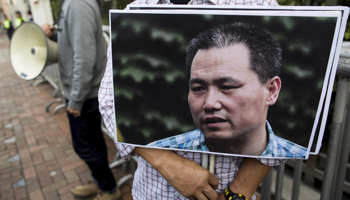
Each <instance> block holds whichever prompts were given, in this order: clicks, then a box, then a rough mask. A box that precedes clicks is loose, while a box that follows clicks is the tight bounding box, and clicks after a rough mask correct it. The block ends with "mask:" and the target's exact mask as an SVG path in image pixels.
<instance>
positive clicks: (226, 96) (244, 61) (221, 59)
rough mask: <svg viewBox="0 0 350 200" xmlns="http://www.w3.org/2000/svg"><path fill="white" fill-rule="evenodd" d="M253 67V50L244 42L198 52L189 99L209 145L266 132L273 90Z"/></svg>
mask: <svg viewBox="0 0 350 200" xmlns="http://www.w3.org/2000/svg"><path fill="white" fill-rule="evenodd" d="M249 66H250V62H249V50H248V48H247V47H246V45H245V44H241V43H240V44H234V45H231V46H229V47H223V48H220V49H218V48H211V49H208V50H199V51H198V52H197V54H196V55H195V57H194V59H193V62H192V66H191V72H190V74H191V77H190V90H189V94H188V102H189V105H190V108H191V112H192V117H193V120H194V123H195V124H196V126H197V127H198V128H199V129H200V130H201V131H202V132H203V133H204V135H205V138H206V141H207V144H208V143H211V142H212V143H220V141H223V140H225V141H228V140H230V141H240V140H242V139H243V138H244V137H245V138H247V137H250V136H252V135H251V134H256V133H257V134H266V132H265V125H266V116H267V109H268V104H269V103H268V102H267V99H268V95H269V89H268V86H267V84H261V83H260V81H259V78H258V75H257V74H256V73H255V72H253V71H252V70H251V69H250V67H249ZM242 137H243V138H242ZM232 139H233V140H232ZM237 139H239V140H237ZM208 146H209V145H208ZM209 148H210V146H209Z"/></svg>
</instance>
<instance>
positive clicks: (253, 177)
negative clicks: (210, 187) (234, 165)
mask: <svg viewBox="0 0 350 200" xmlns="http://www.w3.org/2000/svg"><path fill="white" fill-rule="evenodd" d="M271 168H272V166H267V165H265V164H263V163H261V162H260V161H259V160H257V159H254V158H244V161H243V163H242V166H241V168H240V169H239V171H238V173H237V175H236V176H235V179H234V180H233V181H232V182H231V184H230V185H229V188H230V190H231V191H232V192H234V193H237V194H242V195H244V196H245V197H246V198H247V199H251V198H252V196H253V195H254V193H255V191H256V189H257V188H258V187H259V184H260V183H261V182H262V181H263V179H264V178H265V176H266V175H267V174H268V173H269V171H270V170H271ZM218 200H225V196H224V194H223V193H222V194H220V195H219V198H218Z"/></svg>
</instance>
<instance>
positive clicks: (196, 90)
mask: <svg viewBox="0 0 350 200" xmlns="http://www.w3.org/2000/svg"><path fill="white" fill-rule="evenodd" d="M191 90H192V92H199V91H202V90H204V88H203V87H193V88H191Z"/></svg>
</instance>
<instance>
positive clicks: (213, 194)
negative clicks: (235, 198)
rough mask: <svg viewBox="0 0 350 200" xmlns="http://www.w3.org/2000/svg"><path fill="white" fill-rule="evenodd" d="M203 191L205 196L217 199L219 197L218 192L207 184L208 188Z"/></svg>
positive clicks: (211, 199) (213, 199) (212, 199)
mask: <svg viewBox="0 0 350 200" xmlns="http://www.w3.org/2000/svg"><path fill="white" fill-rule="evenodd" d="M202 193H203V195H204V196H206V197H207V199H210V200H216V199H217V198H218V194H217V193H216V191H215V190H214V189H213V188H212V187H210V186H207V188H205V189H204V190H203V192H202Z"/></svg>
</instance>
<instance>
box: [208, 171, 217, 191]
mask: <svg viewBox="0 0 350 200" xmlns="http://www.w3.org/2000/svg"><path fill="white" fill-rule="evenodd" d="M208 182H209V185H211V187H212V188H213V189H214V190H216V189H217V188H218V186H219V180H218V178H216V176H215V175H214V174H212V173H209V180H208Z"/></svg>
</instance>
